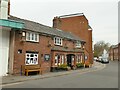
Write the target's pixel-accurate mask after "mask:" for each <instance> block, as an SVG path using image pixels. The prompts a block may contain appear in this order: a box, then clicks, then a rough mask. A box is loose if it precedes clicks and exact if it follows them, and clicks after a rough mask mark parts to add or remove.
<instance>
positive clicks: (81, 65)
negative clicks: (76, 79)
mask: <svg viewBox="0 0 120 90" xmlns="http://www.w3.org/2000/svg"><path fill="white" fill-rule="evenodd" d="M76 66H77V67H83V66H84V64H83V63H77V64H76Z"/></svg>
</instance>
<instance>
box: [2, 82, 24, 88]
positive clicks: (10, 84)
mask: <svg viewBox="0 0 120 90" xmlns="http://www.w3.org/2000/svg"><path fill="white" fill-rule="evenodd" d="M22 83H23V82H18V83H9V84H4V85H0V87H5V86H12V85H16V84H22Z"/></svg>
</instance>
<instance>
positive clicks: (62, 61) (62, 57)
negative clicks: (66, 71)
mask: <svg viewBox="0 0 120 90" xmlns="http://www.w3.org/2000/svg"><path fill="white" fill-rule="evenodd" d="M61 59H62V60H61V64H64V55H61Z"/></svg>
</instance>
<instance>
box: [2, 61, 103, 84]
mask: <svg viewBox="0 0 120 90" xmlns="http://www.w3.org/2000/svg"><path fill="white" fill-rule="evenodd" d="M103 66H104V65H103V64H101V63H98V62H94V64H93V65H92V67H91V68H82V69H77V70H70V71H62V72H49V73H46V74H43V75H33V76H12V75H11V76H4V77H2V84H10V83H17V82H23V81H28V80H37V79H44V78H50V77H57V76H63V75H68V74H76V73H81V74H82V73H87V72H92V71H94V70H97V69H99V68H101V67H103Z"/></svg>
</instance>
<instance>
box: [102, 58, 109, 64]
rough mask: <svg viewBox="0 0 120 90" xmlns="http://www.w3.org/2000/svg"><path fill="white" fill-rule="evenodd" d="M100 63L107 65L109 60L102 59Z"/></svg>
mask: <svg viewBox="0 0 120 90" xmlns="http://www.w3.org/2000/svg"><path fill="white" fill-rule="evenodd" d="M101 63H109V60H108V59H107V58H102V59H101Z"/></svg>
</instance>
